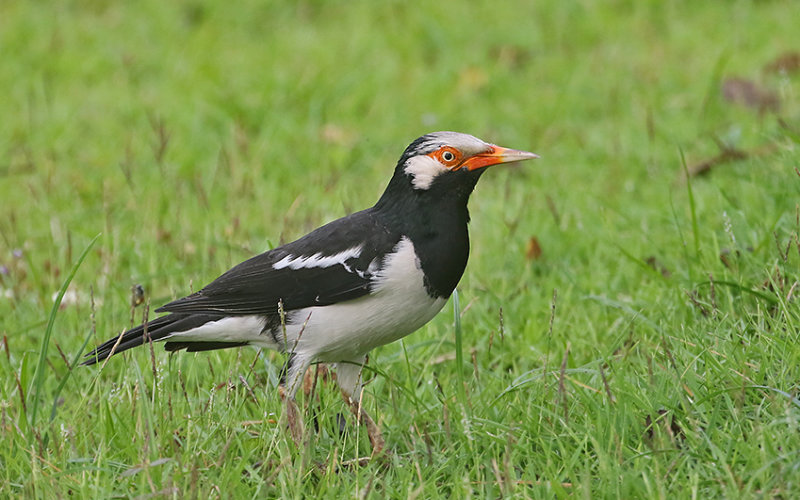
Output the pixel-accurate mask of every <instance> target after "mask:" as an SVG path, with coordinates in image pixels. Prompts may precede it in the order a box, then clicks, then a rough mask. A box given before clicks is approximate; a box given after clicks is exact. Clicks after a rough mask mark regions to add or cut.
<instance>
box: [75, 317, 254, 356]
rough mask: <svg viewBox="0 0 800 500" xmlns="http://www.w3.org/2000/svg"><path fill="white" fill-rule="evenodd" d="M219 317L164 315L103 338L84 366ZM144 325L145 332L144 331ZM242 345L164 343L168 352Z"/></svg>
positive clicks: (225, 343)
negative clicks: (106, 338)
mask: <svg viewBox="0 0 800 500" xmlns="http://www.w3.org/2000/svg"><path fill="white" fill-rule="evenodd" d="M219 319H220V316H214V315H207V314H180V313H178V314H167V315H166V316H161V317H159V318H156V319H154V320H152V321H150V322H148V323H146V324H141V325H139V326H137V327H134V328H131V329H130V330H128V331H126V332H124V333H122V334H121V335H117V336H115V337H112V338H110V339H108V340H107V341H105V342H104V343H103V344H101V345H100V346H98V347H97V348H96V349H94V350H93V351H92V352H90V353H88V354H87V355H86V360H85V361H84V362H83V363H82V364H83V365H93V364H95V363H98V362H100V361H103V360H105V359H106V358H108V357H109V356H112V355H114V354H119V353H121V352H123V351H127V350H128V349H132V348H134V347H138V346H140V345H142V344H144V343H145V342H149V341H153V342H156V341H159V340H164V339H167V338H169V337H170V336H172V335H173V334H176V333H181V332H185V331H187V330H191V329H193V328H197V327H199V326H203V325H204V324H206V323H208V322H209V321H216V320H219ZM145 326H146V327H147V331H146V332H145ZM241 345H245V343H244V342H167V344H166V345H165V348H166V349H167V350H168V351H175V350H178V349H187V350H189V351H204V350H209V349H222V348H225V347H236V346H241Z"/></svg>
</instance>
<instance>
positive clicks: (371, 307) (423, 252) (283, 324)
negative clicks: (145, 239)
mask: <svg viewBox="0 0 800 500" xmlns="http://www.w3.org/2000/svg"><path fill="white" fill-rule="evenodd" d="M533 158H538V155H536V154H534V153H530V152H527V151H521V150H515V149H510V148H505V147H501V146H497V145H494V144H490V143H488V142H485V141H483V140H481V139H478V138H477V137H474V136H472V135H469V134H465V133H459V132H447V131H445V132H433V133H429V134H426V135H423V136H421V137H419V138H417V139H416V140H414V141H413V142H411V144H409V146H408V147H407V148H406V149H405V151H404V152H403V154H402V155H401V156H400V159H399V161H398V162H397V165H396V166H395V168H394V172H393V174H392V177H391V179H390V180H389V183H388V185H387V187H386V189H385V191H384V192H383V194H382V195H381V196H380V198H379V199H378V201H377V203H375V205H374V206H372V207H371V208H367V209H365V210H362V211H360V212H355V213H352V214H350V215H347V216H345V217H342V218H340V219H337V220H334V221H332V222H329V223H327V224H325V225H323V226H321V227H319V228H318V229H315V230H314V231H312V232H310V233H308V234H307V235H305V236H303V237H301V238H299V239H297V240H295V241H293V242H291V243H287V244H285V245H282V246H279V247H276V248H273V249H271V250H268V251H266V252H264V253H261V254H259V255H256V256H254V257H252V258H250V259H248V260H245V261H244V262H242V263H240V264H238V265H236V266H234V267H233V268H231V269H230V270H228V271H227V272H225V273H223V274H222V275H221V276H219V277H218V278H217V279H215V280H214V281H212V282H211V283H209V284H208V285H206V286H205V287H204V288H202V289H201V290H199V291H197V292H195V293H192V294H190V295H188V296H186V297H183V298H180V299H177V300H174V301H172V302H169V303H168V304H166V305H163V306H161V307H160V308H158V309H156V312H158V313H166V314H164V315H162V316H159V317H157V318H154V319H152V320H150V321H148V322H146V323H143V324H141V325H139V326H136V327H134V328H131V329H129V330H127V331H123V332H122V333H120V334H119V335H117V336H114V337H112V338H111V339H109V340H108V341H106V342H104V343H103V344H101V345H99V346H98V347H96V348H95V349H94V350H92V351H91V352H89V353H88V354H86V357H85V359H84V362H83V364H84V365H92V364H95V363H98V362H100V361H103V360H105V359H106V358H108V357H110V356H112V355H114V354H119V353H121V352H124V351H127V350H128V349H131V348H134V347H137V346H140V345H142V344H145V343H150V342H164V348H165V349H166V350H167V351H170V352H173V351H179V350H184V349H185V350H186V351H187V352H197V351H207V350H212V349H224V348H231V347H240V346H247V345H250V346H256V347H261V348H271V349H275V350H278V351H281V352H283V353H285V354H286V355H287V359H286V364H285V365H284V368H283V370H282V377H281V382H280V385H279V390H280V394H281V397H282V399H283V401H284V402H285V406H286V408H285V415H286V418H287V426H288V428H289V430H290V432H291V435H292V438H293V439H294V440H295V442H296V443H298V444H301V443H302V442H303V439H304V438H303V436H304V431H303V423H302V416H301V414H300V410H299V408H298V407H297V403H296V400H295V396H296V394H297V391H298V389H299V388H300V386H301V385H302V379H303V376H304V374H305V372H306V370H307V369H308V368H309V367H310V365H311V364H312V363H315V362H319V363H326V364H330V365H332V366H333V368H334V370H335V372H336V381H337V384H338V386H339V389H340V391H341V393H342V396H343V398H344V400H345V402H346V403H347V404H348V405H349V406H350V408H351V410H352V411H353V413H354V415H355V417H356V419H357V420H358V422H360V423H361V424H362V425H365V426H366V429H367V434H368V437H369V440H370V444H371V446H372V451H373V455H375V454H379V453H381V451H383V449H384V447H385V441H384V438H383V435H382V433H381V431H380V429H379V427H378V426H377V425H376V424H375V422H374V421H373V420H372V418H371V417H370V416H369V414H367V412H366V411H365V410H364V408H363V407H362V405H361V396H362V388H363V380H362V371H363V368H364V366H365V364H366V361H367V355H368V353H369V352H370V351H371V350H372V349H374V348H376V347H379V346H382V345H385V344H389V343H391V342H394V341H396V340H398V339H400V338H402V337H405V336H406V335H409V334H411V333H413V332H414V331H416V330H418V329H419V328H420V327H422V326H423V325H425V324H426V323H427V322H428V321H430V320H431V319H433V317H434V316H436V314H437V313H438V312H439V311H440V310H441V309H442V307H443V306H444V305H445V303H446V301H447V300H448V298H449V297H450V295H451V294H452V293H453V291H454V290H455V288H456V285H457V284H458V282H459V280H460V279H461V277H462V275H463V273H464V270H465V268H466V265H467V258H468V255H469V248H470V245H469V233H468V223H469V220H470V216H469V211H468V207H467V202H468V200H469V197H470V195H471V194H472V192H473V189H474V188H475V185H476V183H477V182H478V179H479V178H480V177H481V176H482V175H483V173H484V172H486V169H487V167H490V166H492V165H497V164H501V163H511V162H518V161H523V160H529V159H533Z"/></svg>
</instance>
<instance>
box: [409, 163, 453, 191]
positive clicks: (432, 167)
mask: <svg viewBox="0 0 800 500" xmlns="http://www.w3.org/2000/svg"><path fill="white" fill-rule="evenodd" d="M403 171H404V172H405V173H407V174H408V175H410V176H411V185H412V186H414V189H428V188H430V187H431V183H433V179H435V178H436V177H437V176H439V175H441V174H443V173H445V172H447V168H446V167H445V166H444V165H442V164H441V163H439V162H438V161H436V160H435V159H433V158H431V157H430V156H426V155H419V156H414V157H411V158H409V159H408V161H406V166H405V168H404V169H403Z"/></svg>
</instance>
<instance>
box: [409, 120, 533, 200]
mask: <svg viewBox="0 0 800 500" xmlns="http://www.w3.org/2000/svg"><path fill="white" fill-rule="evenodd" d="M531 158H538V156H537V155H535V154H534V153H529V152H527V151H517V150H515V149H509V148H504V147H500V146H496V145H494V144H489V143H486V142H484V141H482V140H480V139H478V138H477V137H473V136H471V135H469V134H462V133H459V132H433V133H431V134H426V135H423V136H422V137H420V138H419V139H417V140H415V141H414V142H412V143H411V144H409V146H408V147H407V148H406V150H405V152H404V153H403V156H401V157H400V161H399V162H398V164H397V170H396V171H395V177H397V176H399V175H402V176H404V177H405V178H406V180H407V182H409V183H410V185H411V187H412V188H413V189H414V190H415V191H429V190H431V188H433V187H435V186H436V185H437V184H443V185H452V184H451V183H452V182H455V184H456V185H459V184H466V185H468V186H469V191H472V187H474V185H475V182H477V179H478V177H480V175H481V174H482V173H483V172H484V170H485V169H486V167H489V166H492V165H497V164H499V163H511V162H515V161H522V160H528V159H531Z"/></svg>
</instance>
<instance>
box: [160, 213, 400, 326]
mask: <svg viewBox="0 0 800 500" xmlns="http://www.w3.org/2000/svg"><path fill="white" fill-rule="evenodd" d="M398 241H400V235H399V234H393V233H392V232H391V231H389V230H388V229H386V227H385V226H384V225H383V224H381V223H380V222H379V221H378V220H377V219H376V218H375V217H374V216H373V215H372V214H371V212H370V210H364V211H362V212H358V213H355V214H352V215H349V216H347V217H344V218H342V219H338V220H335V221H333V222H331V223H329V224H326V225H325V226H322V227H321V228H319V229H317V230H315V231H313V232H311V233H309V234H308V235H306V236H304V237H302V238H300V239H299V240H297V241H294V242H292V243H289V244H286V245H284V246H282V247H278V248H275V249H273V250H270V251H268V252H266V253H263V254H261V255H257V256H255V257H253V258H251V259H248V260H246V261H244V262H242V263H241V264H239V265H237V266H235V267H233V268H231V269H230V270H229V271H228V272H226V273H225V274H223V275H222V276H220V277H219V278H217V279H216V280H214V281H213V282H212V283H210V284H209V285H208V286H206V287H205V288H203V289H202V290H200V291H199V292H196V293H194V294H192V295H189V296H187V297H184V298H182V299H178V300H176V301H174V302H170V303H169V304H167V305H165V306H163V307H161V308H159V309H158V312H162V311H166V312H173V313H199V314H232V315H249V314H268V315H270V314H275V313H276V311H277V308H278V302H279V301H283V307H284V310H286V311H291V310H294V309H300V308H303V307H309V306H323V305H330V304H334V303H336V302H341V301H344V300H351V299H355V298H358V297H361V296H363V295H366V294H367V293H369V291H370V287H371V286H372V285H371V278H372V274H373V273H374V271H375V269H376V267H380V264H381V263H382V260H383V257H384V256H385V255H386V254H387V253H389V252H391V251H392V249H393V248H394V247H395V245H397V243H398ZM355 247H360V248H361V250H360V252H359V254H358V256H353V257H350V258H346V259H345V258H343V259H340V260H341V262H340V263H336V264H330V265H327V266H325V267H322V266H317V267H311V266H306V267H299V268H297V269H293V268H292V267H291V266H285V267H281V268H279V269H276V268H275V267H274V264H276V263H278V262H281V261H282V260H283V259H287V258H290V259H292V258H293V259H298V258H303V257H312V256H318V258H319V257H322V258H324V257H330V256H334V255H337V254H340V253H341V252H345V251H347V250H349V249H352V248H355ZM371 264H372V266H371V267H370V265H371Z"/></svg>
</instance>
